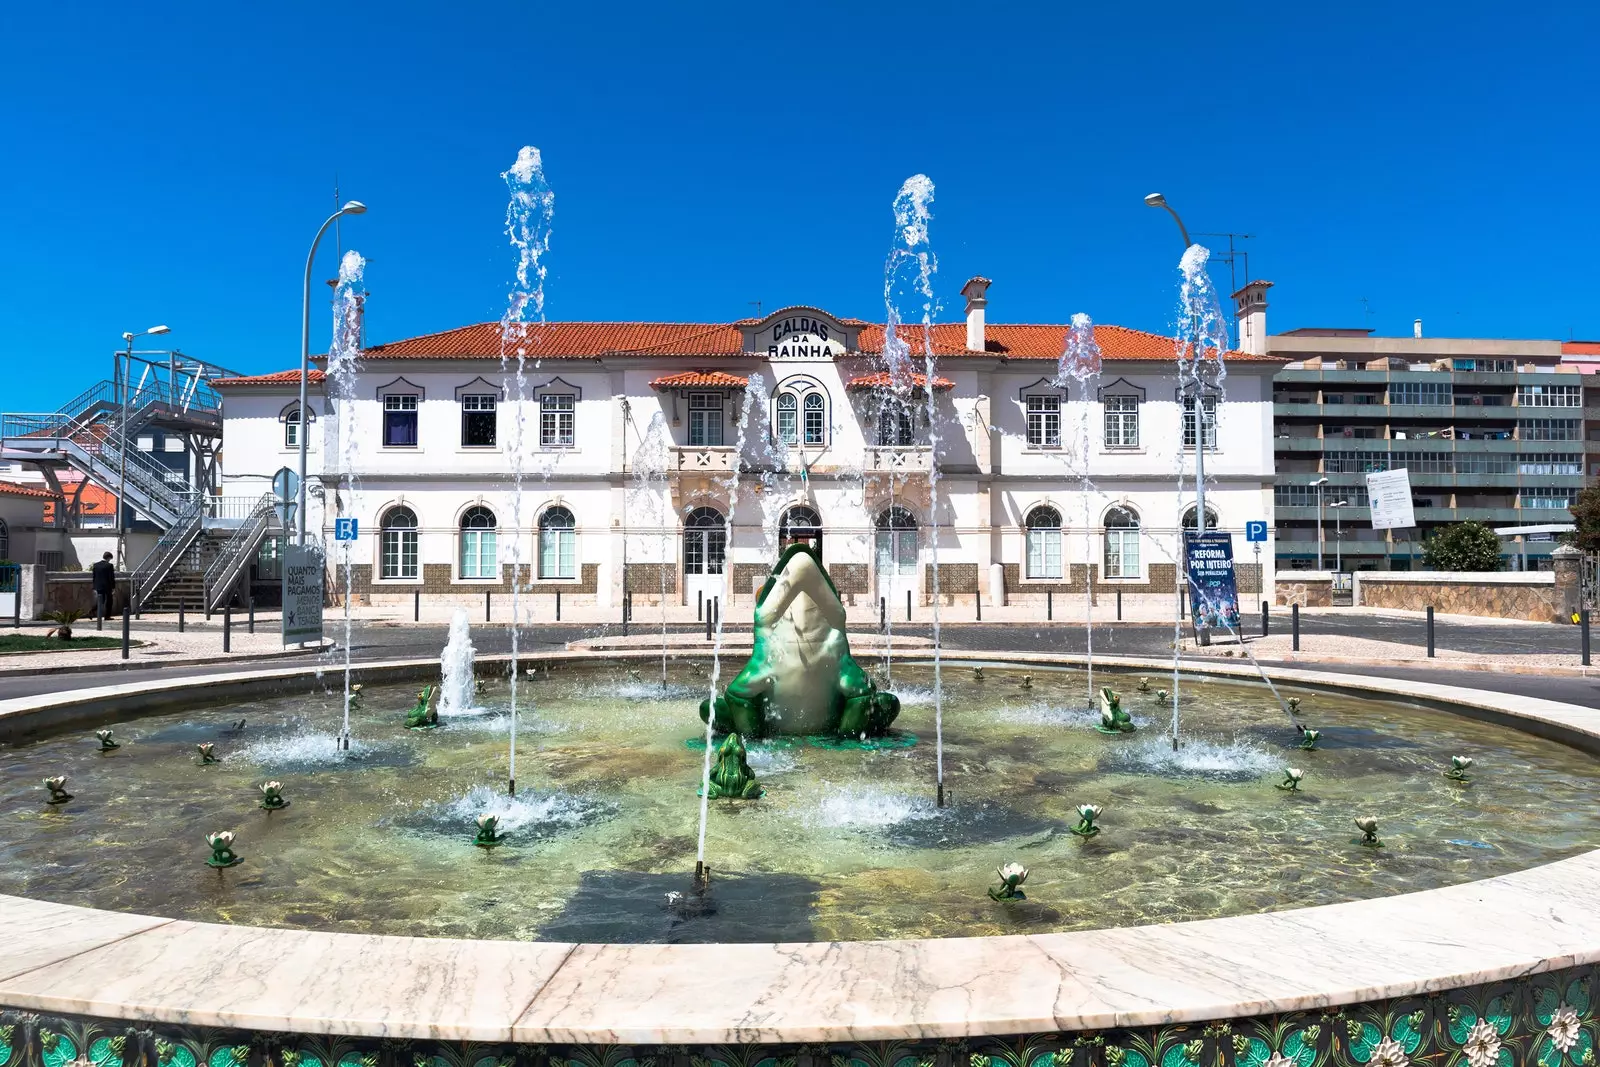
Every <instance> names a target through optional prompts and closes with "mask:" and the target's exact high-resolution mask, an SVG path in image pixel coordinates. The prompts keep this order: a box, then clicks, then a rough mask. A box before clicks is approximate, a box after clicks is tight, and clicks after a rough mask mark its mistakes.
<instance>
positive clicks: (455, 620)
mask: <svg viewBox="0 0 1600 1067" xmlns="http://www.w3.org/2000/svg"><path fill="white" fill-rule="evenodd" d="M475 651H476V650H475V649H474V648H473V647H472V629H471V625H470V624H469V623H468V622H467V612H466V609H465V608H457V609H456V610H455V612H454V613H453V614H452V615H451V616H450V639H449V640H448V641H447V642H446V643H445V646H444V653H443V655H441V656H440V657H439V665H440V668H441V672H442V674H443V677H444V683H443V684H442V685H441V686H440V687H439V714H440V715H441V716H443V717H445V718H449V717H450V716H452V715H470V714H472V712H473V710H474V706H475V705H476V703H477V696H478V691H477V684H476V682H477V676H476V675H475V673H474V671H473V657H474V654H475Z"/></svg>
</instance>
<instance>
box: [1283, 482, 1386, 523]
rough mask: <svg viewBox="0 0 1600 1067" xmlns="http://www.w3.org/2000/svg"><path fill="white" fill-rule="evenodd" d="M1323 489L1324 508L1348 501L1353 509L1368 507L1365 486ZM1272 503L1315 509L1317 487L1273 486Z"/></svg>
mask: <svg viewBox="0 0 1600 1067" xmlns="http://www.w3.org/2000/svg"><path fill="white" fill-rule="evenodd" d="M1322 489H1323V493H1322V506H1323V507H1327V506H1328V505H1329V504H1331V503H1333V502H1334V501H1335V500H1348V501H1350V506H1351V507H1353V508H1364V507H1367V506H1368V499H1367V487H1366V486H1364V485H1325V486H1323V487H1322ZM1272 502H1273V504H1274V505H1275V506H1277V507H1280V508H1314V507H1316V506H1317V487H1316V486H1314V485H1277V486H1273V489H1272ZM1330 517H1331V516H1330Z"/></svg>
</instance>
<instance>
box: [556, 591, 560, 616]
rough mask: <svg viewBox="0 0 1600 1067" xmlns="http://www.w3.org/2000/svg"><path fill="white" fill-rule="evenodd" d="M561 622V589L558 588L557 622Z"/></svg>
mask: <svg viewBox="0 0 1600 1067" xmlns="http://www.w3.org/2000/svg"><path fill="white" fill-rule="evenodd" d="M560 621H561V587H560V586H557V587H556V622H560Z"/></svg>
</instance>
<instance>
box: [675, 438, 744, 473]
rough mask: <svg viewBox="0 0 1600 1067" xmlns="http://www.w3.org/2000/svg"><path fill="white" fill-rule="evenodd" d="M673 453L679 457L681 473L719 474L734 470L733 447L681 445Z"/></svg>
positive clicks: (678, 468)
mask: <svg viewBox="0 0 1600 1067" xmlns="http://www.w3.org/2000/svg"><path fill="white" fill-rule="evenodd" d="M672 451H673V453H674V454H675V455H676V456H677V463H676V464H675V466H676V469H677V470H680V471H703V472H705V473H707V474H718V473H724V472H727V471H731V470H733V469H734V465H735V464H734V455H735V453H734V448H733V446H732V445H681V446H679V447H676V448H674V449H673V450H672Z"/></svg>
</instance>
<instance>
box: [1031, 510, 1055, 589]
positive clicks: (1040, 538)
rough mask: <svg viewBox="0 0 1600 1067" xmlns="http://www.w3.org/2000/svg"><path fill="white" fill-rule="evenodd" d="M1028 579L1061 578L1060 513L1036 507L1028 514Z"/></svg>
mask: <svg viewBox="0 0 1600 1067" xmlns="http://www.w3.org/2000/svg"><path fill="white" fill-rule="evenodd" d="M1027 526H1028V577H1029V578H1059V577H1061V512H1059V511H1057V510H1056V509H1055V508H1052V507H1043V506H1041V507H1037V508H1034V509H1033V510H1032V511H1030V512H1028V519H1027Z"/></svg>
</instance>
